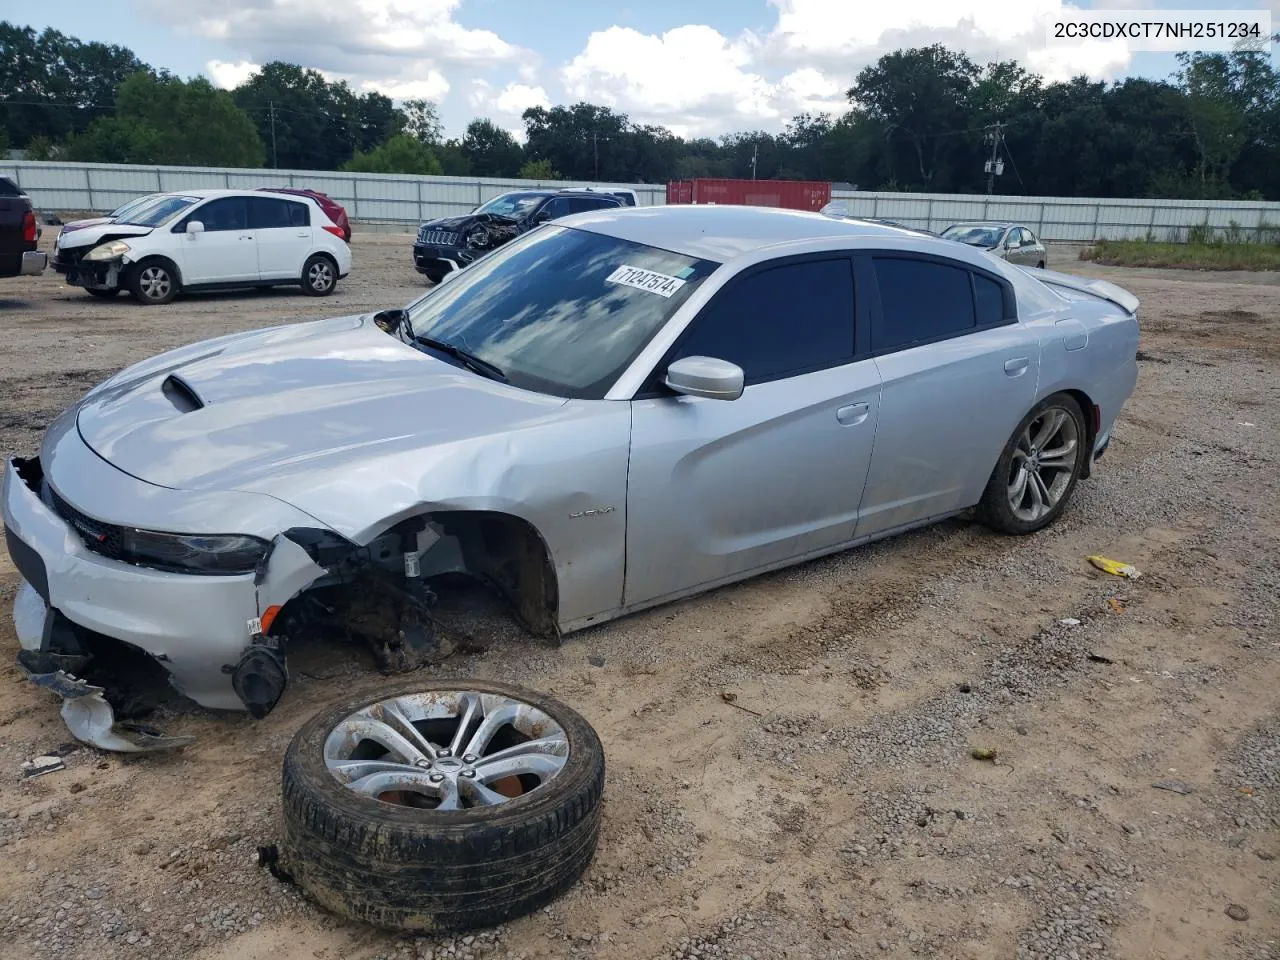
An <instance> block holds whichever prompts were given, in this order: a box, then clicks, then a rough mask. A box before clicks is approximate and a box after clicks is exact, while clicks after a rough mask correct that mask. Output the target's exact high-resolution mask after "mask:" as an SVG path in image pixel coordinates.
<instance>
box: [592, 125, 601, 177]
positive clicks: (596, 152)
mask: <svg viewBox="0 0 1280 960" xmlns="http://www.w3.org/2000/svg"><path fill="white" fill-rule="evenodd" d="M591 155H592V157H593V158H594V166H593V169H594V170H595V177H594V179H595V180H596V181H597V182H599V180H600V144H599V143H598V141H597V136H596V131H595V128H594V127H593V128H592V130H591Z"/></svg>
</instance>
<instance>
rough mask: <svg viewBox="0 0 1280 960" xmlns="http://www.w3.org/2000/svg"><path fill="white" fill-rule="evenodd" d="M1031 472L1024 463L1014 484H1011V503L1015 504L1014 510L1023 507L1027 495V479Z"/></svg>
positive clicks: (1019, 468)
mask: <svg viewBox="0 0 1280 960" xmlns="http://www.w3.org/2000/svg"><path fill="white" fill-rule="evenodd" d="M1030 473H1031V471H1030V470H1029V469H1028V468H1027V465H1026V464H1025V463H1024V464H1022V465H1021V466H1020V467H1018V474H1017V476H1016V477H1014V480H1013V483H1011V484H1009V502H1010V503H1011V504H1013V507H1014V509H1015V510H1016V509H1017V508H1018V507H1020V506H1022V501H1023V500H1024V499H1025V498H1026V495H1027V477H1028V476H1029V475H1030Z"/></svg>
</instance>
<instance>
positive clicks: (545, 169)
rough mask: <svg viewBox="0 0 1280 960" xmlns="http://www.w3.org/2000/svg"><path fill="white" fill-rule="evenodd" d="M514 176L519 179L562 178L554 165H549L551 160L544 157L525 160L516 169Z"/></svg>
mask: <svg viewBox="0 0 1280 960" xmlns="http://www.w3.org/2000/svg"><path fill="white" fill-rule="evenodd" d="M516 176H517V177H518V178H519V179H521V180H563V179H564V177H562V176H561V175H560V173H559V171H557V170H556V168H555V167H553V166H552V165H551V161H550V160H547V159H546V158H545V157H544V158H542V159H540V160H526V161H525V162H524V165H523V166H521V167H520V169H519V170H518V171H516Z"/></svg>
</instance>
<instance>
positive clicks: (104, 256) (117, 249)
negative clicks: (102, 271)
mask: <svg viewBox="0 0 1280 960" xmlns="http://www.w3.org/2000/svg"><path fill="white" fill-rule="evenodd" d="M131 249H132V248H131V247H130V246H129V245H128V244H127V243H125V242H124V241H123V240H108V241H107V242H106V243H100V244H98V246H96V247H94V248H93V249H92V250H90V251H89V252H88V253H86V254H85V255H84V259H86V260H114V259H115V258H116V257H123V256H124V255H125V254H126V253H128V252H129V251H130V250H131Z"/></svg>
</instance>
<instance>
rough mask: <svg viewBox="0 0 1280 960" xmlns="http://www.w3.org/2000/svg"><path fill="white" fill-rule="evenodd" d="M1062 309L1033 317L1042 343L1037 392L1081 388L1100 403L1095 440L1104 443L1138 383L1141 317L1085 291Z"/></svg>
mask: <svg viewBox="0 0 1280 960" xmlns="http://www.w3.org/2000/svg"><path fill="white" fill-rule="evenodd" d="M1063 307H1064V309H1063V310H1062V311H1060V312H1057V313H1053V314H1046V315H1043V316H1041V317H1039V318H1037V319H1036V320H1035V321H1033V326H1034V327H1035V328H1036V329H1037V331H1038V332H1039V333H1040V344H1041V346H1040V386H1039V389H1038V391H1037V393H1038V394H1039V396H1040V397H1042V398H1043V397H1046V396H1049V395H1050V394H1053V393H1057V392H1059V391H1063V390H1080V391H1083V392H1084V393H1085V394H1086V395H1087V396H1088V397H1089V399H1090V400H1092V401H1093V403H1095V404H1096V405H1097V406H1098V407H1099V410H1100V416H1099V425H1098V434H1097V437H1096V442H1097V443H1102V442H1104V441H1105V440H1106V439H1107V438H1108V437H1109V436H1110V433H1111V429H1112V427H1113V426H1114V424H1115V419H1116V416H1117V415H1118V414H1119V412H1120V408H1121V407H1122V406H1123V405H1124V403H1125V401H1127V400H1128V399H1129V397H1130V396H1132V394H1133V391H1134V388H1135V387H1136V386H1137V382H1138V362H1137V352H1138V318H1137V316H1136V315H1135V314H1130V313H1127V312H1126V311H1125V310H1124V309H1122V308H1121V307H1119V306H1117V305H1115V304H1113V303H1109V302H1107V301H1105V300H1101V299H1098V298H1096V297H1092V296H1089V295H1087V294H1079V295H1078V298H1077V295H1074V294H1073V295H1071V297H1070V298H1069V299H1065V300H1064V304H1063ZM1081 339H1084V343H1083V345H1080V341H1081ZM1073 348H1074V349H1073ZM1085 415H1086V416H1089V415H1090V414H1089V411H1087V410H1086V411H1085Z"/></svg>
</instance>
